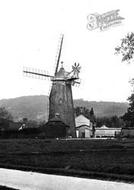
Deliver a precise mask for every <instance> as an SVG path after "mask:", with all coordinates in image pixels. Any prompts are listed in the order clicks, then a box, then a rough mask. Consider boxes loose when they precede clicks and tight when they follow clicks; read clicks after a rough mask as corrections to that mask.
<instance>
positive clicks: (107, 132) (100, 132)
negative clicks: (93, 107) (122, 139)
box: [95, 125, 121, 138]
mask: <svg viewBox="0 0 134 190" xmlns="http://www.w3.org/2000/svg"><path fill="white" fill-rule="evenodd" d="M120 132H121V128H109V127H106V126H105V125H103V126H102V127H98V128H95V137H96V138H102V137H115V136H116V135H117V134H119V133H120Z"/></svg>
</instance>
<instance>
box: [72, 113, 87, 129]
mask: <svg viewBox="0 0 134 190" xmlns="http://www.w3.org/2000/svg"><path fill="white" fill-rule="evenodd" d="M75 125H76V127H79V126H81V125H86V126H90V120H89V119H87V118H86V117H85V116H84V115H82V114H81V115H79V116H77V117H76V118H75Z"/></svg>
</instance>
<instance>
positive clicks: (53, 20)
mask: <svg viewBox="0 0 134 190" xmlns="http://www.w3.org/2000/svg"><path fill="white" fill-rule="evenodd" d="M132 5H133V1H132V0H124V1H121V0H112V1H106V0H101V1H97V0H68V1H65V0H56V1H54V0H53V1H52V0H49V1H46V0H0V87H1V90H0V99H5V98H14V97H19V96H27V95H48V94H49V91H50V88H51V81H49V80H39V79H35V78H28V77H24V76H23V72H22V71H23V67H31V68H37V69H40V70H45V71H46V72H47V73H49V74H51V75H53V73H54V69H55V63H56V55H57V52H58V44H59V40H60V35H61V34H64V42H63V48H62V54H61V61H63V62H64V68H65V69H66V70H67V71H70V70H71V67H72V65H73V64H74V63H75V62H77V63H80V65H81V72H80V78H81V84H80V86H79V87H73V97H74V99H78V98H79V99H80V98H82V99H84V100H89V101H115V102H125V101H127V98H128V97H129V96H130V95H131V93H132V87H131V85H130V84H129V82H128V81H129V80H130V79H131V78H133V77H134V64H133V63H132V64H127V63H122V62H121V57H120V56H117V55H115V54H114V53H115V51H114V48H115V47H116V46H117V45H119V44H120V42H121V41H120V40H121V39H122V38H123V37H124V36H125V35H126V34H127V33H128V32H133V31H134V22H133V18H134V11H133V6H132ZM117 9H119V10H120V11H119V15H120V16H122V17H124V18H125V19H124V20H123V21H122V24H121V25H118V26H115V27H111V28H109V29H108V30H106V31H100V30H99V29H96V30H92V31H90V30H88V29H87V23H88V20H87V16H88V15H90V14H93V13H98V14H103V13H106V12H108V11H112V10H117Z"/></svg>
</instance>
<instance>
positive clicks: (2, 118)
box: [0, 107, 13, 129]
mask: <svg viewBox="0 0 134 190" xmlns="http://www.w3.org/2000/svg"><path fill="white" fill-rule="evenodd" d="M12 120H13V117H12V115H11V114H10V113H9V112H8V111H7V110H6V108H5V107H0V129H2V128H3V129H5V128H8V126H9V121H12Z"/></svg>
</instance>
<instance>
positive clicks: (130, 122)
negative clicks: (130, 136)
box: [122, 94, 134, 127]
mask: <svg viewBox="0 0 134 190" xmlns="http://www.w3.org/2000/svg"><path fill="white" fill-rule="evenodd" d="M128 100H129V108H128V109H127V112H126V113H125V114H124V115H123V116H122V119H123V120H124V121H125V125H126V126H127V127H134V94H131V96H130V97H129V98H128Z"/></svg>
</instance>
